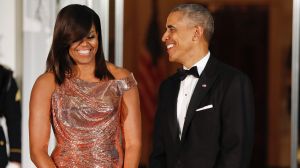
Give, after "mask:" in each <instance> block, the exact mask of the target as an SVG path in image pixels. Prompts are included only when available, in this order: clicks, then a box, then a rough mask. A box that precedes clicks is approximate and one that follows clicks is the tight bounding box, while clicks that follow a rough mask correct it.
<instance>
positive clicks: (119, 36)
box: [115, 0, 124, 67]
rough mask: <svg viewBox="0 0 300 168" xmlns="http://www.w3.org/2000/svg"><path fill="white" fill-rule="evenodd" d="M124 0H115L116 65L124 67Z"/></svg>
mask: <svg viewBox="0 0 300 168" xmlns="http://www.w3.org/2000/svg"><path fill="white" fill-rule="evenodd" d="M123 25H124V0H115V64H116V65H117V66H120V67H122V66H123V36H124V35H123V34H124V28H123V27H124V26H123Z"/></svg>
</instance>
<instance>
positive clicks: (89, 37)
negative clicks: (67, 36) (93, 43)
mask: <svg viewBox="0 0 300 168" xmlns="http://www.w3.org/2000/svg"><path fill="white" fill-rule="evenodd" d="M87 38H88V39H93V38H95V36H94V35H92V36H88V37H87Z"/></svg>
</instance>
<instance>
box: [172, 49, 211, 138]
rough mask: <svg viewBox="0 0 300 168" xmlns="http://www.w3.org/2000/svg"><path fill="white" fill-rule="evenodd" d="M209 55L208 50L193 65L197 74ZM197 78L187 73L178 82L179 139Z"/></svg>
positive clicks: (200, 71)
mask: <svg viewBox="0 0 300 168" xmlns="http://www.w3.org/2000/svg"><path fill="white" fill-rule="evenodd" d="M209 57H210V52H208V53H207V54H206V55H205V56H204V57H203V58H202V59H201V60H199V61H198V62H197V63H195V64H194V65H193V66H197V70H198V74H199V76H200V75H201V73H202V71H203V69H204V67H205V65H206V63H207V61H208V59H209ZM193 66H192V67H193ZM183 69H187V68H186V67H183ZM198 80H199V78H196V77H194V76H193V75H188V76H187V77H186V78H185V79H184V80H182V81H181V83H180V89H179V93H178V97H177V120H178V123H179V128H180V132H179V138H180V139H181V134H182V129H183V125H184V120H185V116H186V112H187V108H188V105H189V103H190V100H191V97H192V94H193V92H194V89H195V86H196V84H197V82H198Z"/></svg>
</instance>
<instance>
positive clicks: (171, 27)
mask: <svg viewBox="0 0 300 168" xmlns="http://www.w3.org/2000/svg"><path fill="white" fill-rule="evenodd" d="M167 28H169V29H175V27H174V26H173V25H168V26H167Z"/></svg>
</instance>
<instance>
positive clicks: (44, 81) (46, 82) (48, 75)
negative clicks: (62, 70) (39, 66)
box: [34, 72, 56, 90]
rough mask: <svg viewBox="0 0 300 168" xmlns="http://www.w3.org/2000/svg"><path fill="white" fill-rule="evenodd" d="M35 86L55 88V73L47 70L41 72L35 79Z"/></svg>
mask: <svg viewBox="0 0 300 168" xmlns="http://www.w3.org/2000/svg"><path fill="white" fill-rule="evenodd" d="M34 85H35V86H37V87H42V88H44V89H50V90H54V89H55V86H56V83H55V75H54V73H53V72H45V73H43V74H41V75H40V76H39V77H38V78H37V79H36V81H35V84H34Z"/></svg>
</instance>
